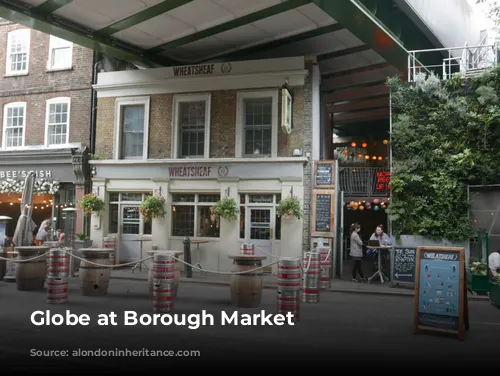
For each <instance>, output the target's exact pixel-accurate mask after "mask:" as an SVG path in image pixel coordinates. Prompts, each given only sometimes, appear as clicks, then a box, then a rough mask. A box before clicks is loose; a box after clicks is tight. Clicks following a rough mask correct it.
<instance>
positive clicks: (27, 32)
mask: <svg viewBox="0 0 500 376" xmlns="http://www.w3.org/2000/svg"><path fill="white" fill-rule="evenodd" d="M16 34H20V35H23V38H25V39H26V40H25V42H26V45H27V47H28V48H27V51H26V69H24V70H16V71H13V70H11V67H12V66H11V63H10V60H11V55H12V53H11V52H10V50H11V47H12V37H13V35H16ZM30 50H31V30H30V29H17V30H12V31H10V32H9V33H8V34H7V50H6V53H5V56H6V57H5V75H6V76H22V75H27V74H28V73H29V68H30Z"/></svg>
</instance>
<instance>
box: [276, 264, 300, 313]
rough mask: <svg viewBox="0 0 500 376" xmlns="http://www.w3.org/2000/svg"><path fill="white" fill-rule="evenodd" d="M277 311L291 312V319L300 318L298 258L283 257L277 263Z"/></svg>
mask: <svg viewBox="0 0 500 376" xmlns="http://www.w3.org/2000/svg"><path fill="white" fill-rule="evenodd" d="M277 285H278V286H277V312H278V313H279V314H287V313H288V312H291V313H292V314H293V321H294V322H298V321H299V320H300V285H301V272H300V260H299V259H297V258H289V257H283V258H281V259H280V260H279V264H278V282H277Z"/></svg>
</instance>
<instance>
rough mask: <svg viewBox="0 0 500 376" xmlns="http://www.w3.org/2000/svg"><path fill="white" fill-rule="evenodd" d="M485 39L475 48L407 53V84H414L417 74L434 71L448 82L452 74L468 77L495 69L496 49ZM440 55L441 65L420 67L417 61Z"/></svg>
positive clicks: (439, 49) (466, 47)
mask: <svg viewBox="0 0 500 376" xmlns="http://www.w3.org/2000/svg"><path fill="white" fill-rule="evenodd" d="M487 42H488V40H487V38H486V37H485V38H483V40H482V41H481V42H480V43H479V45H477V46H468V45H467V44H466V45H465V46H464V47H454V48H436V49H430V50H419V51H409V55H408V82H414V81H415V79H416V77H417V75H418V74H419V73H430V72H431V71H434V72H435V73H436V74H437V75H438V76H440V78H441V79H443V80H448V79H450V78H452V77H453V75H454V74H460V75H462V76H465V77H468V76H472V75H475V74H479V73H481V72H484V71H485V70H487V69H491V68H493V67H495V66H496V65H497V63H498V47H497V45H496V44H488V43H487ZM436 52H439V53H442V54H443V55H444V58H443V63H442V64H441V65H422V64H421V63H420V62H419V61H418V60H419V58H420V59H424V58H425V55H426V54H430V53H436Z"/></svg>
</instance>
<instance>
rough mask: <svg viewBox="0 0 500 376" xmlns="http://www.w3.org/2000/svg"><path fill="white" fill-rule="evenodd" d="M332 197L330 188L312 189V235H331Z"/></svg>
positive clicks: (328, 236)
mask: <svg viewBox="0 0 500 376" xmlns="http://www.w3.org/2000/svg"><path fill="white" fill-rule="evenodd" d="M334 197H335V196H334V191H332V190H314V191H313V212H312V221H313V223H312V232H313V233H312V236H315V237H320V236H321V237H325V238H332V237H333V232H334V230H333V226H334V208H335V205H334V204H335V203H334V201H335V198H334Z"/></svg>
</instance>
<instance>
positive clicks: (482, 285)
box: [466, 268, 490, 295]
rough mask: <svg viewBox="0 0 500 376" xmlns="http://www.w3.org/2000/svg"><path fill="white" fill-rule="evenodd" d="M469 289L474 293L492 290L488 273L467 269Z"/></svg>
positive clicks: (484, 292) (485, 292)
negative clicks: (476, 272)
mask: <svg viewBox="0 0 500 376" xmlns="http://www.w3.org/2000/svg"><path fill="white" fill-rule="evenodd" d="M466 278H467V289H469V290H470V291H472V293H473V294H474V295H477V294H487V293H488V291H490V286H489V284H488V283H489V279H488V275H482V274H472V272H471V271H470V269H468V268H467V269H466Z"/></svg>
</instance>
